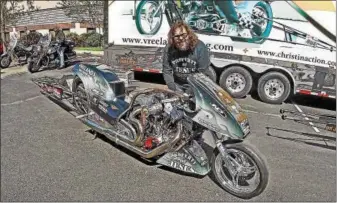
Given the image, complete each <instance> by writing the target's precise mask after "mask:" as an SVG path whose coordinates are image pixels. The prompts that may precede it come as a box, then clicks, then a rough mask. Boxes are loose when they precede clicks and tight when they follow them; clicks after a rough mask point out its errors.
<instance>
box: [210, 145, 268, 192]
mask: <svg viewBox="0 0 337 203" xmlns="http://www.w3.org/2000/svg"><path fill="white" fill-rule="evenodd" d="M225 148H226V149H227V150H228V153H229V155H230V156H231V157H232V158H233V159H236V161H237V162H238V163H239V162H243V163H241V164H240V167H242V168H243V169H244V170H245V171H244V170H240V167H239V168H237V169H238V170H235V172H237V173H238V174H237V175H236V177H237V178H236V180H237V185H234V180H235V178H234V177H231V178H228V177H227V175H226V172H227V173H228V175H230V176H231V174H230V173H229V168H228V167H226V166H224V161H223V157H222V155H221V154H220V153H219V150H218V149H217V148H216V149H215V151H214V153H213V156H212V160H211V164H212V166H211V167H212V173H213V175H214V176H215V178H216V180H217V182H218V184H219V185H220V186H221V187H222V188H223V189H224V190H225V191H227V192H228V193H230V194H232V195H234V196H236V197H239V198H242V199H251V198H253V197H255V196H258V195H259V194H261V193H262V192H263V191H264V190H265V188H266V187H267V184H268V179H269V172H268V170H267V167H266V164H265V162H264V161H263V159H262V158H261V157H260V156H259V155H257V153H255V152H254V150H253V149H251V148H250V147H248V146H247V145H244V144H243V143H236V144H226V145H225ZM233 155H235V156H234V157H233ZM241 155H244V156H246V157H247V158H248V161H249V162H250V164H253V165H254V166H246V164H248V162H246V161H247V158H244V159H242V156H241ZM237 158H239V160H237ZM229 162H231V163H232V161H231V160H229ZM243 164H244V165H243ZM250 164H249V165H250ZM252 169H255V170H256V169H257V170H256V171H250V170H252ZM239 175H242V176H239ZM240 177H241V178H242V179H240ZM247 177H248V178H249V179H248V178H247ZM254 177H255V178H256V180H255V181H254V183H256V181H258V183H257V184H256V186H255V187H254V188H253V189H252V188H250V186H249V187H247V188H243V187H242V188H241V189H240V187H238V185H240V184H239V183H240V182H241V183H244V184H249V182H250V181H251V179H252V178H254ZM246 178H247V179H246ZM239 181H240V182H239Z"/></svg>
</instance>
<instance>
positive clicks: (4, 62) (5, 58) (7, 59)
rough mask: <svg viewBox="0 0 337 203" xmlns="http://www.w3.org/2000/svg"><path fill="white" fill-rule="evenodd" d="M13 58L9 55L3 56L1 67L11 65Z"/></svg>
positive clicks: (0, 59) (0, 61)
mask: <svg viewBox="0 0 337 203" xmlns="http://www.w3.org/2000/svg"><path fill="white" fill-rule="evenodd" d="M11 62H12V59H11V57H10V56H9V55H5V56H2V57H1V58H0V67H1V68H8V67H9V65H11Z"/></svg>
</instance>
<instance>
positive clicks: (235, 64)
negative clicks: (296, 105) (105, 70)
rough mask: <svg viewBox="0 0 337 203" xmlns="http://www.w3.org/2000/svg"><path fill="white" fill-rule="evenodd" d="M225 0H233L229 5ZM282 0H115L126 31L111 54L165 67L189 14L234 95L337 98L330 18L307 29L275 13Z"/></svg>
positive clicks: (141, 66) (113, 35)
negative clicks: (174, 27)
mask: <svg viewBox="0 0 337 203" xmlns="http://www.w3.org/2000/svg"><path fill="white" fill-rule="evenodd" d="M219 2H225V4H226V5H227V7H226V9H225V8H224V4H221V3H219ZM282 3H283V4H284V5H288V3H287V2H286V1H284V2H282V1H277V2H276V1H275V2H273V1H209V0H208V1H186V0H185V1H184V0H180V1H173V0H171V1H149V0H142V1H123V2H121V1H115V2H114V3H112V4H111V5H110V7H109V30H118V31H119V32H109V42H110V43H113V45H112V46H111V47H109V48H108V49H106V50H105V56H106V58H107V59H108V60H110V63H111V64H112V65H114V64H117V65H118V64H120V61H121V60H120V58H121V56H122V55H126V54H128V53H132V54H133V55H132V57H133V58H132V61H131V62H132V63H131V62H130V61H129V62H130V63H129V64H124V65H123V66H121V67H123V68H127V69H134V70H135V71H150V72H157V73H161V69H162V64H161V54H162V49H163V48H164V47H165V46H166V44H167V33H168V30H169V26H170V24H171V23H173V22H174V21H176V20H181V19H182V20H184V21H185V22H186V23H188V24H189V25H190V27H191V28H192V29H193V30H194V31H195V32H196V33H197V35H198V37H199V39H201V40H202V41H203V42H204V43H205V44H206V45H207V47H208V48H209V50H210V55H211V56H210V57H211V62H212V64H211V66H210V67H209V72H208V75H209V76H210V77H211V78H212V79H214V80H215V81H217V83H218V84H220V86H221V87H222V88H224V89H225V90H226V91H227V92H228V93H229V94H231V95H232V96H233V97H235V98H240V97H244V96H246V95H247V94H249V93H250V92H251V91H257V93H258V95H259V97H260V99H261V100H262V101H264V102H266V103H271V104H277V103H282V102H284V101H285V100H286V99H287V98H289V97H290V96H292V95H293V94H311V95H315V96H321V97H330V98H335V96H336V92H335V91H336V82H335V78H336V46H335V43H331V41H329V38H330V37H331V35H329V36H328V37H325V35H324V34H321V35H319V34H320V33H321V30H323V28H322V26H321V27H319V26H316V27H318V28H316V27H315V26H313V25H311V24H310V23H309V22H307V21H305V22H304V21H299V22H298V23H299V24H298V26H296V27H303V28H305V29H302V30H301V31H300V30H298V29H295V28H293V27H290V26H288V25H287V23H285V20H283V21H282V23H281V22H279V21H278V20H276V19H274V16H273V14H274V13H275V12H274V11H273V8H275V7H277V8H280V6H279V5H281V6H282V5H283V4H282ZM309 3H310V2H309ZM276 4H277V5H276ZM302 4H303V3H302ZM273 5H276V6H275V7H273ZM284 7H285V6H284ZM293 7H294V5H288V9H289V8H290V10H289V11H291V12H295V13H296V12H298V10H299V9H298V8H297V7H296V9H294V8H293ZM302 11H303V10H301V12H302ZM306 17H308V16H306ZM329 20H330V19H329ZM331 20H332V19H331ZM316 23H317V22H316ZM288 24H289V23H288ZM304 31H305V32H304ZM325 31H326V30H325ZM306 32H310V34H312V35H309V34H308V33H306ZM317 33H318V34H317ZM334 35H335V33H334ZM322 39H324V40H322ZM326 41H328V42H326ZM130 51H132V52H130ZM150 55H152V56H153V57H150ZM145 56H146V57H145ZM118 58H119V59H118ZM129 58H130V57H129ZM154 59H156V60H154ZM124 62H128V61H124Z"/></svg>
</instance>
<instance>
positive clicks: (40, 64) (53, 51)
mask: <svg viewBox="0 0 337 203" xmlns="http://www.w3.org/2000/svg"><path fill="white" fill-rule="evenodd" d="M51 39H52V37H51V35H46V36H43V37H41V39H40V41H39V42H38V44H37V45H36V46H34V51H33V54H32V55H31V57H29V59H28V71H29V72H30V73H35V72H37V71H39V70H40V69H42V68H51V67H58V66H59V65H60V57H59V52H58V50H59V49H60V46H61V44H60V43H59V42H57V41H52V40H51ZM74 46H75V43H74V42H73V41H71V40H66V41H65V50H64V53H63V54H64V63H65V65H66V66H67V65H68V64H69V63H71V62H72V60H73V59H74V58H76V52H75V51H74Z"/></svg>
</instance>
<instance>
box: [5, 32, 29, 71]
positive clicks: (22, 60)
mask: <svg viewBox="0 0 337 203" xmlns="http://www.w3.org/2000/svg"><path fill="white" fill-rule="evenodd" d="M32 47H33V46H28V47H27V46H25V45H24V44H23V43H22V42H21V41H19V40H18V39H17V38H16V37H15V36H12V38H11V41H10V43H9V46H8V50H7V51H6V52H4V53H3V54H2V55H1V56H0V67H1V68H8V67H9V66H10V65H11V63H12V62H13V61H16V62H17V63H18V64H19V65H23V64H26V63H27V59H28V58H29V57H30V56H31V54H32Z"/></svg>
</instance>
